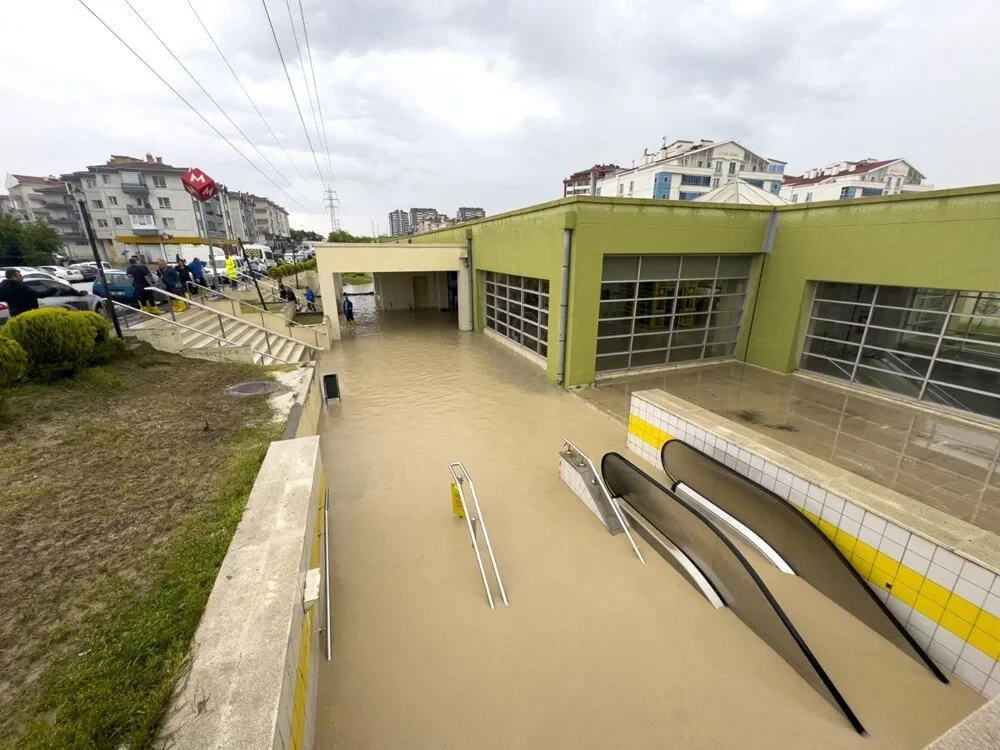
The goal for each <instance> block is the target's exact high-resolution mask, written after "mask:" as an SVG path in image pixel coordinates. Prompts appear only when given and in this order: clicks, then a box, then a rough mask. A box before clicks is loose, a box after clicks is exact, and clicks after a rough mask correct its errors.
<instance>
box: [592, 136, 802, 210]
mask: <svg viewBox="0 0 1000 750" xmlns="http://www.w3.org/2000/svg"><path fill="white" fill-rule="evenodd" d="M784 171H785V162H783V161H778V160H777V159H769V158H767V157H765V156H761V155H760V154H758V153H755V152H753V151H751V150H750V149H748V148H745V147H744V146H742V145H740V144H739V143H737V142H736V141H707V140H701V141H698V142H694V141H674V142H673V143H671V144H669V145H667V143H666V139H664V145H663V146H662V147H661V148H660V150H659V151H656V152H655V153H650V152H649V151H648V150H647V151H645V152H644V153H643V155H642V158H641V159H640V161H639V164H638V165H636V166H634V167H631V168H630V169H622V170H619V171H618V172H616V173H614V174H612V175H608V176H607V177H604V178H602V179H599V180H598V181H597V195H603V196H612V197H613V196H618V197H625V198H654V199H657V200H696V199H697V198H699V197H700V196H701V195H703V194H705V193H707V192H709V191H710V190H714V189H716V188H718V187H720V186H721V185H725V184H726V183H727V182H728V181H730V180H733V179H736V178H739V179H741V180H743V181H744V182H746V183H748V184H750V185H753V186H755V187H758V188H760V189H761V190H765V191H767V192H769V193H771V194H773V195H778V193H779V191H780V189H781V184H782V178H783V175H784ZM575 194H577V195H580V194H585V193H575Z"/></svg>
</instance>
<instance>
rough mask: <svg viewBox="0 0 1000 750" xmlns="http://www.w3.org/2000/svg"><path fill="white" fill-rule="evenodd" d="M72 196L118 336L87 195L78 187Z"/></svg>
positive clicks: (116, 323)
mask: <svg viewBox="0 0 1000 750" xmlns="http://www.w3.org/2000/svg"><path fill="white" fill-rule="evenodd" d="M73 198H74V199H75V200H76V204H77V205H78V206H79V207H80V215H81V216H82V217H83V226H84V228H85V229H86V230H87V238H88V239H89V240H90V249H91V250H93V251H94V262H95V263H96V264H97V275H98V276H100V278H101V286H103V287H104V294H105V295H106V299H107V302H106V304H105V306H104V307H105V309H106V310H107V311H108V312H109V313H110V314H111V322H112V323H113V324H114V327H115V333H117V334H118V338H123V337H122V327H121V323H119V322H118V312H117V311H116V310H115V303H114V302H113V301H112V300H111V287H110V286H108V279H107V277H106V276H105V275H104V264H103V263H102V262H101V255H100V253H98V252H97V240H96V239H95V238H94V228H93V227H92V226H90V214H88V213H87V196H86V194H85V193H84V192H83V190H81V189H80V188H77V189H75V190H74V191H73Z"/></svg>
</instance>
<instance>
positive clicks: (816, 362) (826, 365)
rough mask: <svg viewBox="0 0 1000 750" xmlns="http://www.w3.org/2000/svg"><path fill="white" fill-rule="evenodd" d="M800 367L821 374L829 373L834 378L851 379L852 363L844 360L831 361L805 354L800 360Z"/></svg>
mask: <svg viewBox="0 0 1000 750" xmlns="http://www.w3.org/2000/svg"><path fill="white" fill-rule="evenodd" d="M799 367H801V368H802V369H803V370H809V371H810V372H818V373H819V374H820V375H829V376H830V377H832V378H840V379H841V380H850V379H851V365H845V364H844V363H843V362H831V361H830V360H828V359H824V358H823V357H814V356H810V355H809V354H804V355H803V356H802V360H801V361H800V362H799Z"/></svg>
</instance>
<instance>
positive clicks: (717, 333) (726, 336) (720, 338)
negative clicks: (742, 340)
mask: <svg viewBox="0 0 1000 750" xmlns="http://www.w3.org/2000/svg"><path fill="white" fill-rule="evenodd" d="M739 337H740V329H739V328H709V329H708V338H707V339H705V340H706V341H707V342H708V343H709V344H715V343H723V342H726V343H729V342H731V343H734V344H735V342H736V339H738V338H739Z"/></svg>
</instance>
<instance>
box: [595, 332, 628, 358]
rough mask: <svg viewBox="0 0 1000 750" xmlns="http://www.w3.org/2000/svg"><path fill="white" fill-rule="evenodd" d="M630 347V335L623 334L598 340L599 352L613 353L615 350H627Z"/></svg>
mask: <svg viewBox="0 0 1000 750" xmlns="http://www.w3.org/2000/svg"><path fill="white" fill-rule="evenodd" d="M628 347H629V337H628V336H621V337H618V338H609V339H598V340H597V353H598V354H612V353H614V352H627V351H628Z"/></svg>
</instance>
